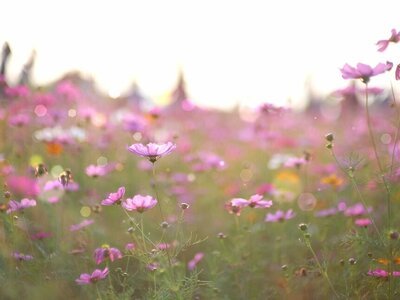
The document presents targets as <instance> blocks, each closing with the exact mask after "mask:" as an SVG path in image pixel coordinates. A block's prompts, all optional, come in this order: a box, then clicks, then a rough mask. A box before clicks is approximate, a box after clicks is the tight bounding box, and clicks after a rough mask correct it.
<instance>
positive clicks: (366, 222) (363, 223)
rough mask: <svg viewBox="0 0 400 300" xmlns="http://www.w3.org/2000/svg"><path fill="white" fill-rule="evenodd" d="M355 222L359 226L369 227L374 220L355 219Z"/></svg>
mask: <svg viewBox="0 0 400 300" xmlns="http://www.w3.org/2000/svg"><path fill="white" fill-rule="evenodd" d="M354 224H356V225H357V226H360V227H367V226H368V225H371V224H372V221H371V220H370V219H368V218H364V219H356V220H355V221H354Z"/></svg>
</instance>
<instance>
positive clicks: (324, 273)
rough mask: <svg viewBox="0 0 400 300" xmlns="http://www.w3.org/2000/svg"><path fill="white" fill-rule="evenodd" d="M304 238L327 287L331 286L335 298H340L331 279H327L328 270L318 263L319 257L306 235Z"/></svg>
mask: <svg viewBox="0 0 400 300" xmlns="http://www.w3.org/2000/svg"><path fill="white" fill-rule="evenodd" d="M304 239H305V242H306V245H307V247H308V249H309V250H310V252H311V254H312V255H313V257H314V259H315V262H316V263H317V265H318V268H319V270H320V272H321V273H322V275H323V276H324V277H325V279H326V281H327V282H328V284H329V287H330V288H331V290H332V292H333V293H334V294H335V296H336V298H337V299H340V297H339V294H338V293H337V292H336V290H335V287H334V286H333V284H332V282H331V280H330V279H329V275H328V272H327V271H326V270H325V269H324V268H323V267H322V265H321V263H320V261H319V259H318V256H317V254H316V253H315V252H314V249H313V247H312V246H311V243H310V240H309V238H308V237H304Z"/></svg>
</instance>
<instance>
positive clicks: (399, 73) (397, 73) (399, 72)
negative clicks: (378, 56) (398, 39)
mask: <svg viewBox="0 0 400 300" xmlns="http://www.w3.org/2000/svg"><path fill="white" fill-rule="evenodd" d="M395 78H396V80H400V64H399V65H397V67H396V71H395Z"/></svg>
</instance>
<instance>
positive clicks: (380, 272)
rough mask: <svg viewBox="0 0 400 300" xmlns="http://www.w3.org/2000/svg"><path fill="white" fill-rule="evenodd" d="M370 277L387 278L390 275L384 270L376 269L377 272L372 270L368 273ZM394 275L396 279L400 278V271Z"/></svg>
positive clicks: (393, 273)
mask: <svg viewBox="0 0 400 300" xmlns="http://www.w3.org/2000/svg"><path fill="white" fill-rule="evenodd" d="M367 275H368V276H373V277H378V278H386V277H388V276H389V275H390V273H389V272H387V271H385V270H382V269H376V270H370V271H368V273H367ZM392 275H393V276H394V277H400V272H399V271H393V272H392Z"/></svg>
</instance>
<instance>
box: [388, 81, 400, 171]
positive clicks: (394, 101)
mask: <svg viewBox="0 0 400 300" xmlns="http://www.w3.org/2000/svg"><path fill="white" fill-rule="evenodd" d="M390 89H391V92H392V97H393V105H394V106H395V108H396V111H397V119H398V123H397V126H396V133H395V136H394V144H393V150H392V157H391V159H390V177H392V175H393V165H394V155H395V153H396V147H397V142H398V140H399V133H400V109H399V107H398V106H397V103H396V95H395V93H394V89H393V84H392V82H390Z"/></svg>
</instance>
